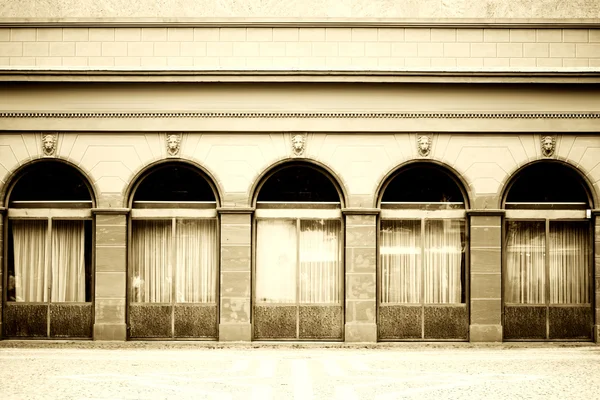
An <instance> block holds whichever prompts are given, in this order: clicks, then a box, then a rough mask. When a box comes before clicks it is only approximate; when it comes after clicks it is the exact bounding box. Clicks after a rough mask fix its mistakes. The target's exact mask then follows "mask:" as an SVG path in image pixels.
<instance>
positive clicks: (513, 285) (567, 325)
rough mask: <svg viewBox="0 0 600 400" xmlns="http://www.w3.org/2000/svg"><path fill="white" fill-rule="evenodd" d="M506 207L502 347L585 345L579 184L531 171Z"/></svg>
mask: <svg viewBox="0 0 600 400" xmlns="http://www.w3.org/2000/svg"><path fill="white" fill-rule="evenodd" d="M504 207H505V208H506V223H505V230H504V231H505V232H504V238H505V243H504V274H503V275H504V329H503V331H504V337H505V339H508V340H511V339H513V340H515V339H516V340H521V339H537V340H546V339H548V340H559V339H589V338H591V333H592V308H591V288H592V285H591V280H592V276H591V273H592V272H591V271H592V270H591V243H590V229H591V228H590V223H589V220H588V219H587V218H586V211H585V210H586V209H589V208H591V202H590V197H589V195H588V191H587V188H586V185H585V184H584V183H583V181H582V179H581V177H580V176H579V174H578V173H577V172H576V171H575V170H573V169H572V168H570V167H567V166H566V165H563V164H560V163H557V162H539V163H536V164H532V165H529V166H527V167H525V168H524V169H523V170H522V171H520V172H519V173H518V174H517V175H516V176H515V177H514V179H513V180H512V181H511V182H510V183H509V185H508V186H507V191H506V194H505V202H504Z"/></svg>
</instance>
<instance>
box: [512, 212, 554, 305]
mask: <svg viewBox="0 0 600 400" xmlns="http://www.w3.org/2000/svg"><path fill="white" fill-rule="evenodd" d="M545 248H546V230H545V226H544V222H522V221H511V222H509V223H508V224H507V232H506V302H507V303H517V304H543V303H544V302H545V287H546V282H545V256H546V253H545Z"/></svg>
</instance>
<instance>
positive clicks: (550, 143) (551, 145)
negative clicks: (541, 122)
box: [542, 136, 556, 157]
mask: <svg viewBox="0 0 600 400" xmlns="http://www.w3.org/2000/svg"><path fill="white" fill-rule="evenodd" d="M555 149H556V139H554V137H552V136H544V137H542V154H543V155H544V156H545V157H551V156H552V155H553V154H554V150H555Z"/></svg>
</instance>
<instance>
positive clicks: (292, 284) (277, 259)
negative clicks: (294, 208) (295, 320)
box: [256, 219, 297, 303]
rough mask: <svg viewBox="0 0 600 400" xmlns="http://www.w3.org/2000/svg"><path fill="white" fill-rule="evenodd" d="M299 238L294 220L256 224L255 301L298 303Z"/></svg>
mask: <svg viewBox="0 0 600 400" xmlns="http://www.w3.org/2000/svg"><path fill="white" fill-rule="evenodd" d="M296 258H297V237H296V221H295V220H271V219H269V220H259V221H258V222H257V224H256V301H257V302H258V303H294V302H296Z"/></svg>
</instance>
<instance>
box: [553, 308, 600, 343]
mask: <svg viewBox="0 0 600 400" xmlns="http://www.w3.org/2000/svg"><path fill="white" fill-rule="evenodd" d="M548 320H549V325H550V332H549V339H592V337H593V336H592V333H593V332H592V329H593V320H592V309H591V308H590V307H550V309H549V317H548Z"/></svg>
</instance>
